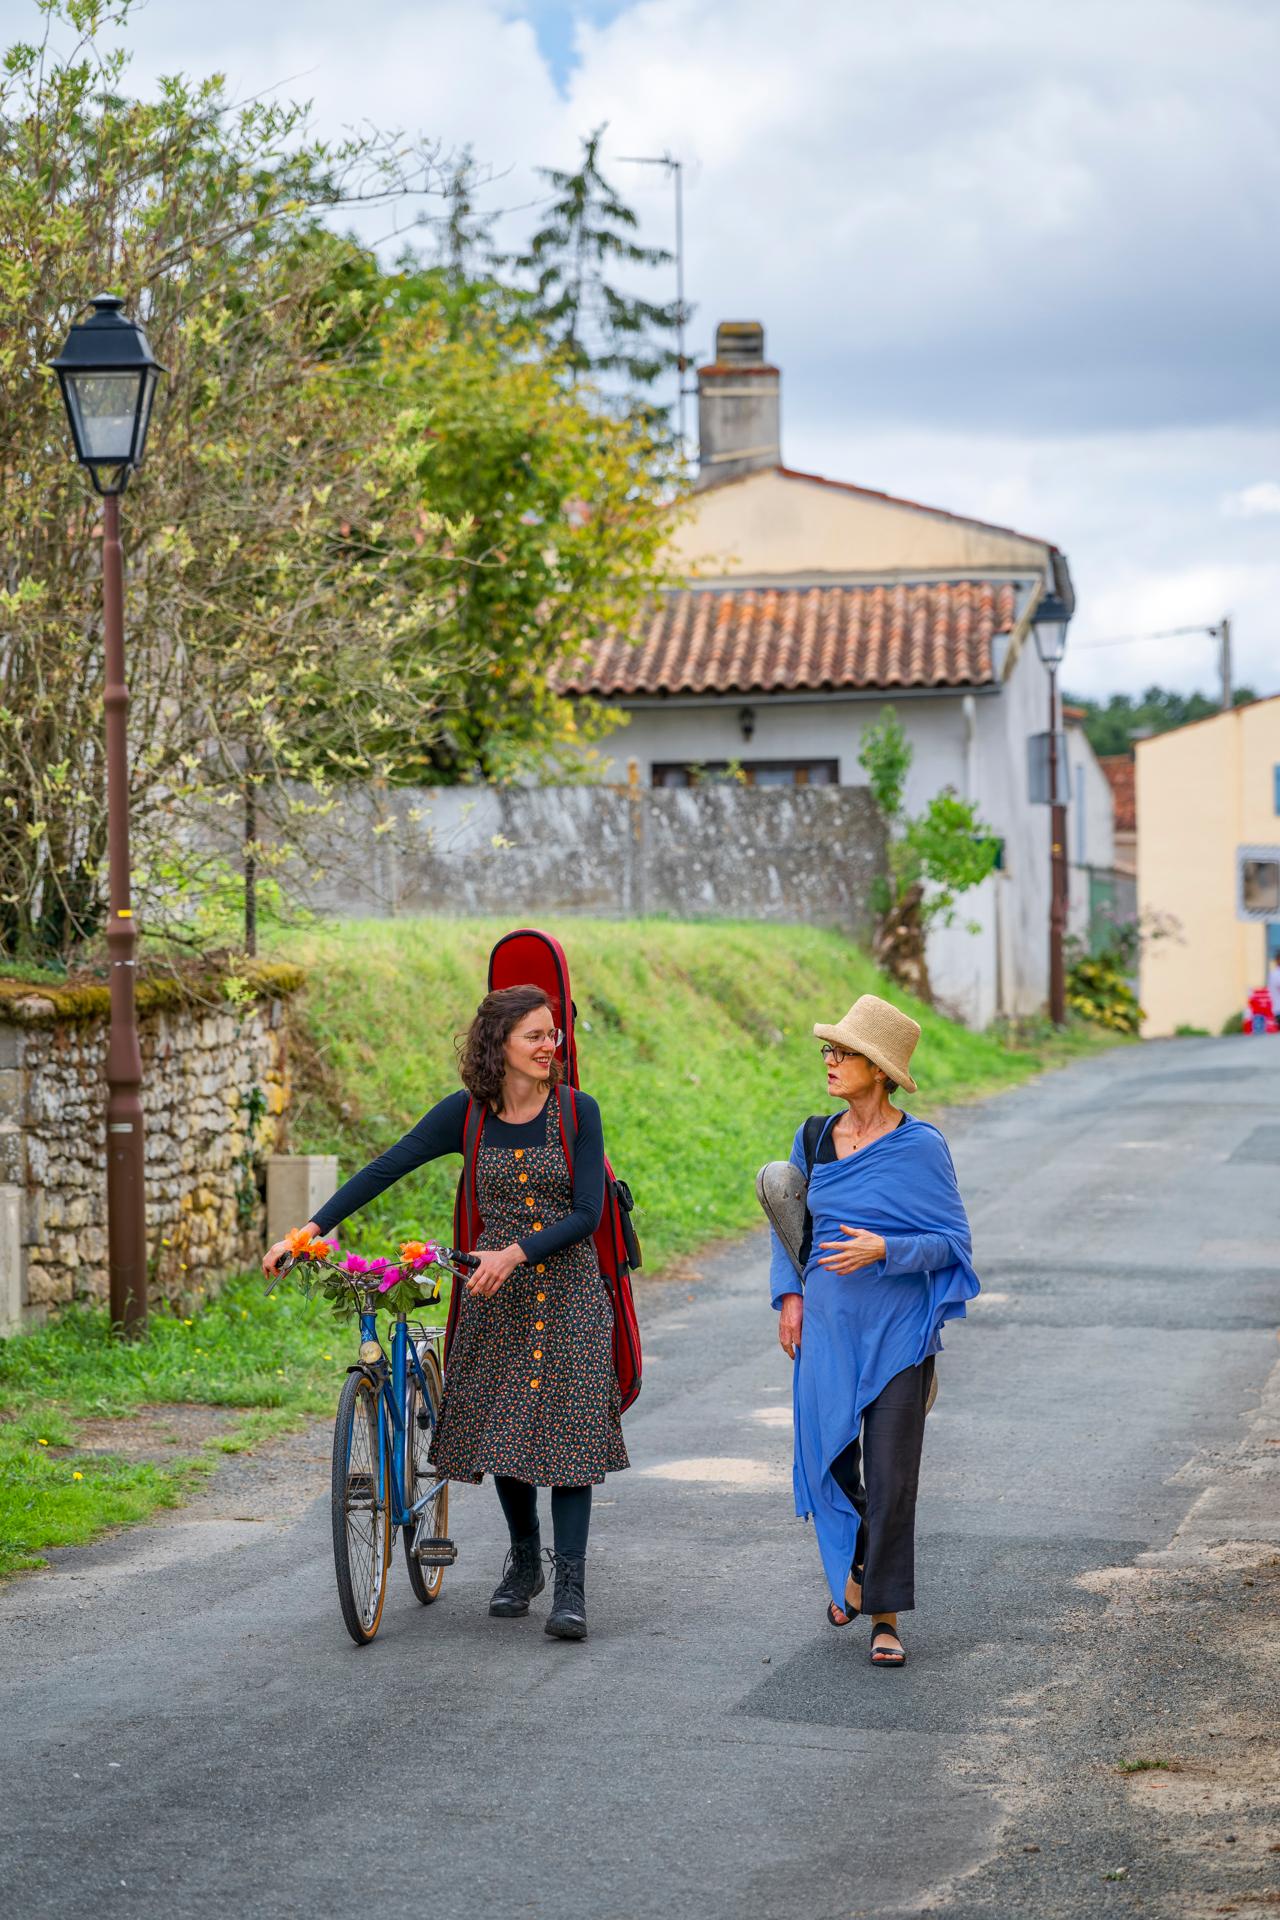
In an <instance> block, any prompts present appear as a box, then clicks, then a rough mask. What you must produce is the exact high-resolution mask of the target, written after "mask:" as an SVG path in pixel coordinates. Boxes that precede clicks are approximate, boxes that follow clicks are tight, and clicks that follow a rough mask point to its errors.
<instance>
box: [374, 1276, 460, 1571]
mask: <svg viewBox="0 0 1280 1920" xmlns="http://www.w3.org/2000/svg"><path fill="white" fill-rule="evenodd" d="M425 1332H426V1334H427V1337H428V1339H430V1340H432V1341H437V1340H439V1339H440V1338H441V1337H442V1334H443V1329H439V1328H426V1329H425ZM371 1346H377V1347H378V1348H379V1353H380V1357H379V1358H378V1359H377V1360H366V1358H365V1356H366V1354H367V1353H368V1350H369V1348H370V1347H371ZM381 1346H382V1343H381V1341H380V1340H379V1339H378V1316H377V1314H376V1313H373V1312H368V1313H362V1314H361V1315H360V1359H361V1364H362V1366H363V1367H364V1371H365V1372H366V1373H367V1374H368V1376H369V1378H370V1380H371V1381H372V1382H373V1383H374V1385H375V1386H376V1387H377V1389H378V1501H379V1504H381V1503H382V1501H383V1500H384V1499H385V1497H386V1493H387V1486H386V1473H387V1463H388V1462H390V1468H391V1489H390V1491H391V1500H390V1506H391V1524H392V1526H393V1527H410V1526H412V1527H414V1528H415V1535H414V1539H413V1541H412V1542H411V1545H412V1546H414V1547H416V1546H417V1544H418V1541H417V1530H418V1529H420V1528H421V1525H422V1521H423V1519H424V1518H425V1509H426V1508H427V1507H428V1506H429V1505H430V1504H431V1502H432V1501H433V1500H434V1499H435V1497H436V1495H437V1494H438V1493H439V1492H440V1490H441V1488H442V1487H444V1486H446V1485H447V1484H448V1483H447V1481H446V1480H444V1479H440V1480H434V1481H433V1482H432V1483H431V1485H430V1486H429V1487H428V1488H427V1490H426V1492H425V1493H417V1494H416V1498H415V1499H414V1502H413V1505H412V1506H410V1504H409V1495H408V1475H407V1473H406V1470H405V1462H406V1458H407V1456H408V1449H409V1447H410V1446H411V1445H412V1443H413V1436H412V1434H411V1433H410V1431H409V1423H408V1406H409V1380H410V1369H412V1371H413V1373H414V1374H415V1375H416V1376H417V1381H418V1386H419V1388H420V1389H421V1392H422V1404H423V1406H424V1408H425V1409H426V1411H427V1415H428V1418H429V1420H430V1422H431V1428H432V1432H433V1433H434V1431H435V1424H436V1410H435V1407H434V1406H433V1405H432V1402H431V1395H430V1392H429V1391H428V1388H427V1376H426V1374H425V1373H424V1372H423V1369H422V1362H421V1360H420V1359H419V1358H418V1349H417V1346H416V1344H415V1343H414V1342H413V1341H411V1340H410V1338H409V1323H408V1317H407V1316H406V1315H405V1314H403V1313H400V1314H397V1315H396V1321H395V1325H394V1327H393V1328H392V1332H391V1364H390V1366H389V1367H388V1365H387V1357H386V1354H385V1353H383V1352H382V1351H381ZM415 1493H416V1489H415Z"/></svg>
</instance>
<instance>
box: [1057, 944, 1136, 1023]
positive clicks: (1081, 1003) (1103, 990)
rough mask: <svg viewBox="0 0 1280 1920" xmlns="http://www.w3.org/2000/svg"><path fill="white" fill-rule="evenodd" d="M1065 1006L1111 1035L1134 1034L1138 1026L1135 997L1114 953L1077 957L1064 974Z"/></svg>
mask: <svg viewBox="0 0 1280 1920" xmlns="http://www.w3.org/2000/svg"><path fill="white" fill-rule="evenodd" d="M1067 1005H1068V1006H1069V1007H1070V1008H1071V1009H1072V1011H1073V1012H1074V1013H1078V1014H1080V1015H1081V1016H1082V1017H1083V1018H1084V1019H1085V1020H1092V1021H1093V1022H1094V1024H1095V1025H1096V1026H1099V1027H1107V1028H1109V1029H1110V1030H1111V1032H1112V1033H1136V1032H1137V1031H1138V1028H1139V1026H1140V1025H1141V1023H1142V1008H1141V1007H1140V1006H1139V1005H1138V996H1137V994H1136V993H1135V992H1134V990H1133V988H1132V987H1131V986H1130V985H1129V982H1128V980H1127V979H1126V978H1125V976H1124V973H1123V971H1122V970H1121V965H1120V962H1119V960H1118V959H1117V957H1116V956H1115V955H1114V954H1110V953H1100V954H1088V953H1085V954H1081V955H1079V956H1078V957H1077V958H1076V959H1075V960H1074V961H1073V962H1072V964H1071V966H1070V968H1069V969H1068V972H1067Z"/></svg>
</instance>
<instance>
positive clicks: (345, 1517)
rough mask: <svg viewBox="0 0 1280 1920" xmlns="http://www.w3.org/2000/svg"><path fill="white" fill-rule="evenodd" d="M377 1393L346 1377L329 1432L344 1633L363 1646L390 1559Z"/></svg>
mask: <svg viewBox="0 0 1280 1920" xmlns="http://www.w3.org/2000/svg"><path fill="white" fill-rule="evenodd" d="M386 1465H387V1463H386V1462H385V1461H384V1460H383V1457H382V1439H381V1434H380V1432H379V1427H378V1395H377V1390H376V1389H375V1387H374V1386H373V1384H372V1382H371V1381H370V1380H369V1378H368V1376H367V1375H366V1374H363V1373H349V1374H348V1375H347V1382H346V1385H345V1386H344V1387H343V1389H342V1395H341V1397H340V1399H339V1401H338V1418H337V1422H336V1424H335V1426H334V1429H333V1565H334V1572H335V1573H336V1574H337V1577H338V1600H339V1603H340V1605H341V1607H342V1619H343V1623H344V1625H345V1626H346V1629H347V1632H348V1633H349V1634H350V1635H351V1638H352V1639H353V1640H354V1641H355V1643H356V1645H357V1646H361V1647H362V1646H365V1645H366V1644H367V1643H368V1642H369V1641H370V1640H372V1638H373V1636H374V1634H375V1633H376V1632H377V1631H378V1624H379V1622H380V1621H381V1619H382V1606H383V1602H384V1601H385V1599H386V1597H387V1568H388V1566H389V1564H390V1560H391V1527H390V1514H389V1511H388V1501H389V1484H388V1483H389V1479H390V1476H389V1474H388V1473H387V1472H386Z"/></svg>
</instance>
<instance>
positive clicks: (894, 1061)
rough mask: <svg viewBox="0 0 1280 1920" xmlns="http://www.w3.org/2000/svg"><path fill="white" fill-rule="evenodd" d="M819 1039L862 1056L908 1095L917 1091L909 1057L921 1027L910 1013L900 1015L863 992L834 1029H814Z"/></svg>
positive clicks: (894, 1008) (884, 1001)
mask: <svg viewBox="0 0 1280 1920" xmlns="http://www.w3.org/2000/svg"><path fill="white" fill-rule="evenodd" d="M814 1032H815V1033H816V1034H817V1036H818V1038H819V1040H830V1042H831V1043H832V1045H833V1046H836V1047H843V1048H844V1049H845V1050H846V1052H848V1053H862V1054H865V1055H866V1057H867V1059H868V1060H870V1061H871V1062H872V1063H873V1064H874V1065H875V1066H877V1067H880V1068H882V1069H883V1070H884V1072H885V1073H887V1074H888V1076H889V1078H890V1079H891V1080H896V1081H897V1083H898V1085H899V1086H900V1087H902V1088H903V1089H904V1090H905V1091H906V1092H907V1093H914V1092H915V1091H916V1083H915V1081H914V1080H913V1079H912V1078H911V1056H912V1054H913V1053H914V1052H915V1050H916V1041H917V1040H918V1039H919V1038H920V1027H919V1024H918V1022H917V1021H915V1020H913V1019H912V1018H911V1016H910V1014H906V1013H899V1012H898V1009H897V1008H896V1007H891V1006H890V1005H889V1002H888V1001H887V1000H881V999H880V998H879V997H878V995H876V994H874V993H864V994H863V995H862V997H861V998H860V999H858V1000H855V1001H854V1003H853V1005H852V1006H851V1007H850V1009H849V1011H848V1013H846V1015H845V1017H844V1019H843V1020H841V1021H840V1022H839V1024H838V1025H837V1026H834V1027H822V1026H817V1027H815V1028H814Z"/></svg>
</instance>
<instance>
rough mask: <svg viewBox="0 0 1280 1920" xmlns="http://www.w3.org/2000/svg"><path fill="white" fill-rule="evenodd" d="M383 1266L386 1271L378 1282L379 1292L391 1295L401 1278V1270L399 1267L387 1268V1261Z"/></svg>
mask: <svg viewBox="0 0 1280 1920" xmlns="http://www.w3.org/2000/svg"><path fill="white" fill-rule="evenodd" d="M383 1265H384V1267H386V1271H385V1272H384V1274H383V1276H382V1278H381V1280H380V1281H379V1282H378V1292H379V1293H389V1292H390V1291H391V1289H392V1287H394V1286H395V1285H396V1283H397V1281H398V1280H399V1278H400V1269H399V1267H387V1266H386V1262H385V1261H384V1262H383Z"/></svg>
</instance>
